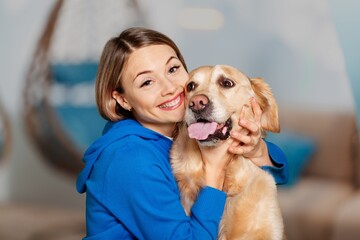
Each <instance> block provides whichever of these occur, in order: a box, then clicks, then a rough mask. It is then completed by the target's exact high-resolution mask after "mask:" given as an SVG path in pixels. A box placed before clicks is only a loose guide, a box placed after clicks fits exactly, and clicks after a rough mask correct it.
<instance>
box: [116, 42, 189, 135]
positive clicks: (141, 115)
mask: <svg viewBox="0 0 360 240" xmlns="http://www.w3.org/2000/svg"><path fill="white" fill-rule="evenodd" d="M188 79H189V75H188V73H187V72H186V70H185V68H184V66H183V65H182V63H181V61H180V60H179V59H178V58H177V56H176V53H175V51H174V50H173V49H172V48H171V47H170V46H168V45H152V46H147V47H143V48H140V49H137V50H135V51H134V52H133V53H131V55H130V56H129V59H128V62H127V64H126V66H125V68H124V72H123V78H122V86H123V88H124V93H122V94H119V93H117V92H115V94H116V95H117V96H114V97H115V98H116V100H117V101H118V102H119V103H120V104H121V106H122V107H124V108H126V109H129V108H131V109H132V111H133V113H134V116H135V118H136V120H138V121H139V122H140V123H141V124H142V125H143V126H145V127H147V128H150V129H152V130H154V131H156V132H159V133H161V134H163V135H166V136H171V134H172V131H173V130H174V126H175V123H176V122H179V121H181V120H182V119H183V116H184V112H185V104H184V86H185V83H186V82H187V80H188Z"/></svg>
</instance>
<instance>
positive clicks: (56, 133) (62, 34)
mask: <svg viewBox="0 0 360 240" xmlns="http://www.w3.org/2000/svg"><path fill="white" fill-rule="evenodd" d="M131 26H146V25H145V18H144V14H143V13H142V12H141V9H140V7H139V5H138V3H137V1H136V0H126V1H125V0H122V1H117V0H103V1H98V0H58V1H57V2H56V3H55V5H54V7H53V9H52V11H51V13H50V15H49V17H48V20H47V23H46V25H45V28H44V31H43V33H42V35H41V37H40V39H39V42H38V45H37V48H36V51H35V54H34V56H33V59H32V61H31V64H30V68H29V71H28V74H27V79H26V85H25V92H24V95H25V102H24V104H25V105H24V106H25V112H24V118H25V125H26V129H27V132H28V134H29V136H30V138H31V139H32V140H33V141H34V143H35V145H36V146H37V147H38V149H39V150H40V152H41V153H42V155H43V157H44V159H45V160H46V161H47V162H48V163H50V164H51V165H52V166H54V167H56V168H57V169H60V170H63V172H66V173H69V174H70V175H75V174H77V173H78V172H79V171H80V170H81V169H82V167H83V163H82V161H81V158H82V155H83V153H84V151H85V149H86V148H87V147H88V146H89V145H90V144H91V142H92V141H94V140H95V139H96V138H97V137H99V136H100V135H101V131H102V128H103V126H104V123H105V121H104V120H103V119H101V117H100V115H99V114H98V111H97V109H96V104H95V93H94V84H95V77H96V72H97V61H98V59H99V58H100V54H101V51H102V48H103V46H104V45H105V43H106V41H107V40H108V39H109V38H111V37H114V36H116V35H117V34H119V32H121V31H122V30H123V29H125V28H128V27H131Z"/></svg>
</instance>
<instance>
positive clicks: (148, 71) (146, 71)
mask: <svg viewBox="0 0 360 240" xmlns="http://www.w3.org/2000/svg"><path fill="white" fill-rule="evenodd" d="M172 59H178V58H177V57H176V56H170V57H169V59H168V60H167V61H166V63H165V65H167V64H168V63H169V62H170V61H171V60H172ZM151 72H152V71H151V70H145V71H141V72H139V73H138V74H136V76H135V77H134V80H135V79H136V78H137V77H138V76H140V75H142V74H147V73H151Z"/></svg>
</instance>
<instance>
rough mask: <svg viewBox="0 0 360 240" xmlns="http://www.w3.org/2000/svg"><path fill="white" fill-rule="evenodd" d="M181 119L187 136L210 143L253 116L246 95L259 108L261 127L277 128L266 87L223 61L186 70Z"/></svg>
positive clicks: (211, 144) (273, 129) (272, 101)
mask: <svg viewBox="0 0 360 240" xmlns="http://www.w3.org/2000/svg"><path fill="white" fill-rule="evenodd" d="M185 88H186V100H187V106H186V112H185V123H186V125H187V126H188V133H189V136H190V138H194V139H196V140H197V141H198V142H199V143H200V144H201V145H203V146H214V145H216V144H217V143H219V142H220V141H222V140H226V139H228V137H229V135H230V130H231V129H233V128H234V129H235V128H239V126H238V120H239V118H240V113H241V112H242V109H243V108H245V109H244V112H243V113H245V116H242V117H244V118H245V119H249V120H251V119H253V112H252V110H251V106H250V98H251V97H252V96H254V97H255V99H256V101H257V103H258V104H259V105H260V107H261V109H262V117H261V127H262V129H263V130H267V131H272V132H279V131H280V127H279V121H278V109H277V104H276V102H275V98H274V96H273V94H272V92H271V89H270V87H269V86H268V85H267V84H266V83H265V82H264V81H263V80H262V79H260V78H253V79H250V78H248V77H247V76H246V75H245V74H243V73H242V72H240V71H238V70H237V69H235V68H233V67H231V66H227V65H217V66H214V67H212V66H203V67H199V68H197V69H195V70H193V71H192V72H191V73H190V79H189V81H188V82H187V84H186V86H185Z"/></svg>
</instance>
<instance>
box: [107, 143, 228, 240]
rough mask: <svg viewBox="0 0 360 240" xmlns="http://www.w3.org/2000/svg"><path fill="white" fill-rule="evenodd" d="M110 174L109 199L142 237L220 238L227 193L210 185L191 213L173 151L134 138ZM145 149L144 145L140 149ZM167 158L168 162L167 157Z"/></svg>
mask: <svg viewBox="0 0 360 240" xmlns="http://www.w3.org/2000/svg"><path fill="white" fill-rule="evenodd" d="M125 149H126V155H127V156H131V158H130V157H125V156H120V154H119V155H118V156H116V159H114V160H113V161H112V165H111V166H110V167H109V169H108V171H107V174H106V185H105V186H104V192H103V203H104V205H105V206H106V208H108V209H109V210H110V211H111V212H112V214H113V215H114V216H115V217H116V218H117V219H119V220H120V221H121V222H122V223H123V224H124V225H125V226H126V228H128V229H129V230H130V231H131V232H132V233H133V234H134V235H135V236H136V237H137V238H139V239H149V240H151V239H216V237H217V233H218V226H219V222H220V219H221V216H222V213H223V210H224V206H225V201H226V195H225V193H224V192H222V191H219V190H217V189H214V188H211V187H205V188H204V189H202V190H201V192H200V195H199V197H198V199H197V201H196V202H195V204H194V205H193V208H192V215H191V216H190V217H188V216H186V214H185V212H184V209H183V207H182V205H181V202H180V194H179V192H178V189H177V186H176V182H175V181H174V178H173V175H172V172H171V170H170V165H169V163H168V161H169V160H168V155H167V154H166V159H164V156H159V155H158V154H157V153H156V151H154V150H153V149H151V148H149V147H148V146H145V145H144V146H140V145H134V144H128V145H127V146H126V148H125ZM139 149H141V151H139ZM166 162H167V163H166Z"/></svg>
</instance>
